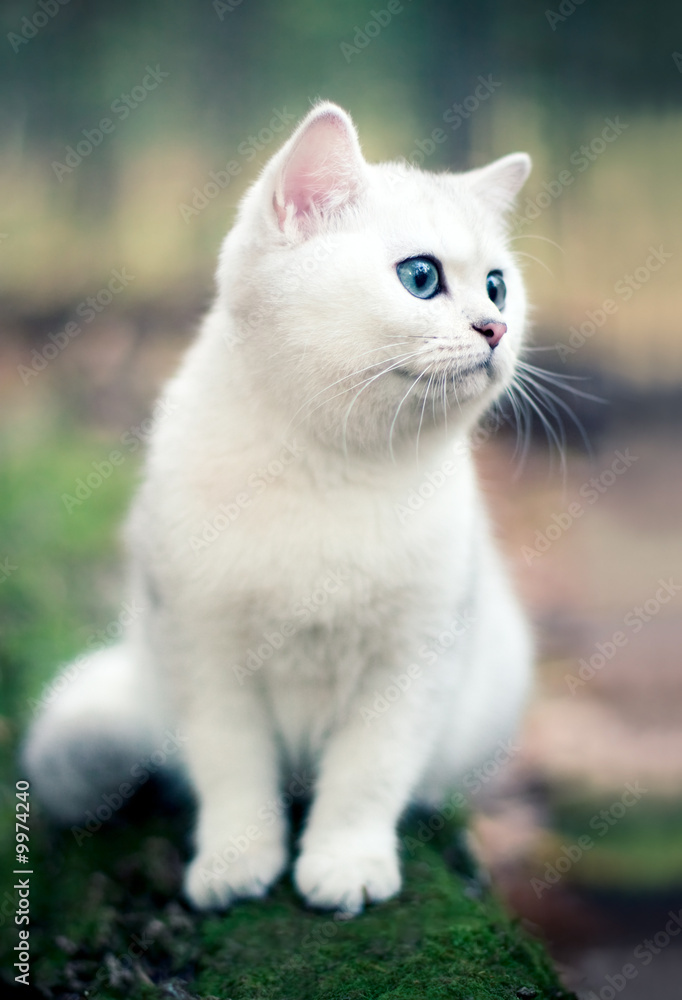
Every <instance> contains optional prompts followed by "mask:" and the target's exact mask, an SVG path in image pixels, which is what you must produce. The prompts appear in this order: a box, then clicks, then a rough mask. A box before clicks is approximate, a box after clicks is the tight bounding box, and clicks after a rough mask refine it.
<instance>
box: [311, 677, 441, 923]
mask: <svg viewBox="0 0 682 1000" xmlns="http://www.w3.org/2000/svg"><path fill="white" fill-rule="evenodd" d="M390 684H391V679H390V675H388V676H384V677H383V679H378V678H377V677H375V678H374V680H373V681H368V682H366V683H365V684H363V686H362V690H361V691H360V692H358V695H357V697H356V699H355V700H354V703H353V705H352V706H351V708H350V710H349V713H348V716H347V718H346V721H345V723H344V724H343V725H342V726H340V727H339V728H338V729H337V730H336V732H335V733H334V734H333V735H332V736H331V737H330V739H329V742H328V744H327V747H326V751H325V752H324V754H323V758H322V762H321V767H320V774H319V779H318V783H317V788H316V793H315V798H314V801H313V805H312V807H311V811H310V816H309V819H308V823H307V827H306V830H305V833H304V835H303V837H302V840H301V853H300V856H299V858H298V861H297V863H296V866H295V873H294V878H295V883H296V886H297V888H298V890H299V892H300V893H301V894H302V895H303V896H304V898H305V899H306V901H307V902H308V903H309V904H310V905H311V906H317V907H321V908H325V909H337V910H343V911H345V912H347V913H358V912H359V911H360V910H361V909H362V907H363V904H364V903H365V902H369V901H372V902H380V901H382V900H385V899H389V898H390V897H391V896H394V895H396V893H397V892H399V891H400V886H401V876H400V865H399V859H398V838H397V834H396V826H397V823H398V820H399V818H400V815H401V813H402V812H403V810H404V809H405V807H406V805H407V804H408V802H409V800H410V797H411V794H412V792H413V789H414V787H415V784H416V783H417V781H418V779H419V776H420V774H421V772H422V770H423V768H424V765H425V762H426V759H427V757H428V755H429V752H430V750H431V748H432V743H433V739H434V735H433V734H434V733H435V731H436V726H435V725H434V722H435V719H436V716H437V715H438V703H437V699H436V697H435V693H434V690H433V688H432V687H431V685H430V684H429V683H428V682H427V680H426V679H424V678H420V679H418V680H415V681H414V683H413V684H412V685H411V686H410V688H409V689H407V690H405V691H402V692H401V694H400V697H399V698H398V699H397V700H396V701H394V702H392V703H391V704H390V705H389V706H388V708H387V709H386V711H385V712H383V713H377V712H374V711H372V710H371V706H372V703H373V701H374V699H375V698H376V692H377V690H379V691H381V690H383V689H384V687H386V688H387V687H388V686H389V685H390ZM363 709H364V711H363Z"/></svg>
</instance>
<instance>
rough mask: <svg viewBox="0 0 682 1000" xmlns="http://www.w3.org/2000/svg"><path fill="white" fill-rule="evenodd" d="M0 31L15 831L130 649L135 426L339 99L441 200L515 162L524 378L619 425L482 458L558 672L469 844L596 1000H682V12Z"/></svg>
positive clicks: (497, 13)
mask: <svg viewBox="0 0 682 1000" xmlns="http://www.w3.org/2000/svg"><path fill="white" fill-rule="evenodd" d="M547 3H549V6H548V5H547ZM0 22H1V24H2V32H0V45H1V46H3V47H4V52H3V56H2V60H1V61H0V87H1V88H2V95H3V100H2V101H1V102H0V135H1V141H0V399H1V400H2V416H1V418H0V419H1V423H0V433H1V439H0V460H1V466H0V628H1V630H2V637H1V640H0V685H1V690H0V694H1V698H2V700H1V701H0V750H2V761H3V768H4V770H3V779H6V782H7V783H6V784H5V785H3V786H2V789H3V796H4V798H0V810H1V811H2V812H1V815H8V813H7V812H6V810H8V809H9V808H11V807H12V799H11V797H10V793H11V794H13V783H14V781H15V780H16V777H17V774H16V771H15V769H14V764H13V763H12V760H13V753H14V748H15V746H16V744H17V740H18V738H19V736H20V733H21V732H22V730H23V728H24V727H25V725H26V724H27V722H28V720H29V718H30V716H31V706H32V704H34V702H32V701H31V699H38V698H39V697H40V691H41V688H42V686H43V684H45V683H46V682H47V681H48V680H49V678H50V676H51V675H52V674H53V672H54V668H55V667H56V665H57V664H59V663H60V662H63V661H64V660H66V659H67V658H68V657H69V656H72V655H74V654H76V653H77V652H78V651H79V650H80V649H81V648H82V647H83V646H84V644H86V643H87V641H88V640H90V639H91V638H92V637H93V636H98V635H101V634H104V635H105V636H108V637H112V638H113V637H115V635H116V633H117V630H118V629H120V621H119V619H120V616H121V614H122V606H121V594H122V591H121V561H120V550H119V547H118V526H119V524H120V521H121V519H122V516H123V514H124V512H125V509H126V506H127V503H128V500H129V498H130V495H131V493H132V490H133V489H134V485H135V482H136V480H137V476H138V472H139V464H140V456H141V452H142V450H143V449H142V447H141V445H142V444H143V443H144V440H145V437H146V435H147V434H148V429H149V424H145V423H144V421H145V419H146V418H148V417H149V414H150V413H151V412H152V406H153V401H154V397H155V394H156V393H157V391H158V389H159V387H160V385H161V384H162V383H163V381H164V379H165V378H166V377H167V376H168V375H169V374H171V373H172V372H173V370H174V368H175V367H176V365H177V361H178V358H179V356H180V354H181V352H182V350H183V349H184V347H185V345H186V344H187V343H188V342H189V340H190V338H191V336H192V334H193V331H194V329H195V328H196V324H197V322H198V320H199V318H200V316H201V313H202V310H203V309H204V308H205V307H206V305H207V304H208V302H209V301H210V297H211V294H212V280H213V279H212V274H213V270H214V266H215V260H216V252H217V250H218V247H219V244H220V240H221V238H222V236H223V235H224V233H225V232H226V230H227V229H228V228H229V226H230V224H231V221H232V219H233V216H234V211H235V207H236V205H237V203H238V201H239V198H240V196H241V194H242V193H243V191H244V190H245V188H246V187H247V186H248V184H249V183H250V182H251V181H252V180H253V179H254V178H255V177H256V176H257V174H258V171H259V169H260V167H261V166H262V165H263V164H264V163H265V162H266V160H267V159H268V158H269V156H270V155H271V154H272V153H273V152H274V151H275V149H276V148H277V146H278V145H279V144H280V142H281V141H282V139H283V137H284V136H285V135H287V134H288V133H289V131H290V129H291V127H292V125H293V120H294V119H298V118H299V117H300V116H301V115H302V114H303V113H305V111H306V110H307V109H308V108H309V106H310V104H311V102H312V101H314V100H316V99H318V98H329V99H331V100H335V101H337V102H339V103H340V104H342V105H343V106H344V107H346V108H347V109H348V110H349V111H350V112H351V114H352V115H353V117H354V119H355V121H356V123H357V126H358V129H359V133H360V136H361V140H362V142H363V146H364V150H365V153H366V155H367V157H368V159H370V160H375V159H376V160H379V159H401V158H405V159H407V160H409V161H411V162H415V163H420V164H423V166H424V167H425V168H426V169H429V170H441V169H464V168H466V167H469V166H476V165H480V164H483V163H485V162H486V161H487V160H489V159H491V158H493V157H495V156H499V155H502V154H504V153H507V152H511V151H513V150H517V149H523V150H528V151H529V152H530V153H531V155H532V157H533V161H534V171H533V174H532V176H531V179H530V181H529V183H528V185H527V188H526V189H525V190H524V192H523V193H522V195H521V198H520V199H519V204H518V211H517V215H516V216H515V218H514V219H513V220H512V225H513V233H514V239H515V244H514V246H515V248H516V249H517V250H518V251H519V253H520V254H522V255H523V256H522V260H523V261H524V264H525V271H526V275H527V281H528V286H529V293H530V299H531V301H532V303H533V306H534V309H533V334H532V345H533V346H534V348H537V351H536V352H535V353H529V355H528V357H529V358H530V360H532V361H533V363H535V364H538V365H541V366H542V367H544V368H546V369H548V370H550V371H552V372H556V373H558V374H559V375H561V376H564V375H570V376H577V377H579V378H580V379H584V381H577V382H571V383H569V384H570V385H573V386H574V387H577V388H578V389H579V390H580V391H582V392H586V393H588V394H594V395H597V396H599V397H601V398H602V399H603V400H604V401H605V402H603V403H597V402H594V401H593V400H590V399H587V398H585V397H584V396H581V395H576V394H574V393H572V392H571V391H570V390H568V389H565V388H564V389H561V388H558V387H557V386H556V385H554V384H552V383H548V386H549V388H550V389H551V390H552V391H554V392H556V393H557V395H558V396H559V397H560V399H561V400H563V401H565V403H566V404H568V405H570V407H571V408H572V409H573V411H574V412H575V414H576V416H577V418H578V420H579V421H581V422H582V424H583V425H584V427H585V429H586V432H587V436H588V438H589V440H590V446H591V447H590V449H589V450H588V449H587V448H586V447H585V445H584V444H583V442H582V439H581V436H580V434H579V432H578V431H577V428H576V426H575V424H574V422H573V421H572V420H571V418H569V417H567V416H566V415H565V414H564V413H563V410H562V408H561V404H560V403H557V402H556V401H554V402H553V405H554V407H555V408H556V409H557V410H558V411H559V415H561V416H562V419H563V423H564V425H565V433H566V456H567V461H566V470H565V472H564V473H562V471H561V467H560V463H559V462H557V460H556V454H554V458H553V459H552V452H553V448H552V446H551V442H549V443H548V441H547V440H546V436H545V434H544V431H543V428H542V426H541V425H540V423H539V422H537V421H535V422H534V426H533V435H532V444H531V447H530V450H529V452H528V455H527V456H526V459H525V461H524V462H523V463H521V461H520V457H519V454H518V451H516V453H515V447H516V436H515V430H514V428H513V427H512V426H505V427H503V428H502V430H501V431H500V432H499V433H498V434H497V435H496V436H495V437H494V438H492V439H491V440H490V441H488V442H487V443H486V444H484V445H483V446H482V447H481V448H480V449H479V457H480V466H481V472H482V475H483V479H484V483H485V484H486V489H487V492H488V494H489V498H490V505H491V507H492V508H493V511H494V513H495V516H496V517H497V520H498V523H499V525H500V536H501V538H502V540H503V544H504V545H505V547H506V550H507V553H508V556H509V559H510V562H511V563H512V566H513V568H514V572H515V573H516V576H517V578H518V580H519V586H520V587H521V589H522V592H523V594H524V597H525V600H526V602H527V604H528V605H529V607H530V609H531V612H532V614H533V617H534V620H535V623H536V626H537V635H538V646H539V654H540V667H539V683H538V691H537V695H536V697H535V700H534V703H533V705H532V706H531V711H530V713H529V718H528V721H527V724H526V727H525V730H524V734H523V738H522V740H521V741H520V744H519V746H520V749H517V750H514V751H513V753H512V754H511V757H510V760H509V761H507V762H505V764H504V765H503V766H502V765H500V766H498V767H497V768H492V769H491V773H490V774H485V775H484V776H483V777H482V778H481V780H480V781H479V782H478V790H477V791H476V793H475V794H474V796H473V805H474V821H473V828H474V834H475V838H476V842H477V844H478V850H479V852H480V853H481V855H482V856H483V857H484V858H485V860H486V862H487V863H488V864H489V866H490V867H491V869H492V871H493V873H494V876H495V878H496V879H497V884H498V886H499V887H500V890H501V891H502V892H503V894H504V895H505V898H506V899H507V900H508V902H509V905H510V906H512V907H513V908H514V910H515V911H516V912H517V913H518V914H519V915H520V916H521V917H522V918H523V919H524V920H526V921H527V922H528V923H529V925H530V926H532V928H533V929H534V931H535V932H536V933H537V934H539V935H540V936H543V937H544V938H545V940H547V942H548V944H549V946H550V948H551V949H552V951H553V954H554V955H555V957H556V960H557V961H558V962H559V963H560V967H561V968H562V969H563V970H564V973H563V974H564V976H565V978H566V982H567V983H569V984H571V985H573V987H574V988H576V989H578V990H579V992H580V995H581V996H585V997H588V996H594V995H595V994H596V995H597V996H599V997H601V998H604V1000H606V998H612V997H613V996H615V995H616V992H618V993H620V992H621V990H622V991H624V995H625V996H626V997H627V998H630V1000H639V998H647V1000H649V998H651V997H654V996H655V997H657V998H665V997H673V996H678V995H679V993H678V992H675V990H678V989H679V986H678V985H677V984H679V981H680V977H681V976H682V948H681V946H680V944H679V943H677V942H679V941H680V940H681V939H680V938H678V937H677V936H676V935H674V934H673V933H672V931H671V930H670V929H669V930H668V931H666V930H665V928H666V926H668V927H669V928H670V927H672V926H678V925H674V924H672V925H671V924H670V920H671V918H670V916H669V914H670V913H674V914H678V915H679V916H680V920H682V910H681V909H680V908H681V907H682V849H681V848H680V843H681V837H680V833H681V825H682V799H681V798H680V788H681V787H682V718H681V717H680V706H681V705H682V672H681V671H680V648H681V647H682V600H681V597H680V592H678V590H676V586H677V585H682V524H681V519H680V508H681V502H680V498H681V493H680V487H681V486H682V464H681V462H680V458H681V457H682V454H681V452H682V447H681V445H680V441H681V440H682V389H681V381H680V380H681V377H682V347H681V344H680V340H681V337H682V306H681V303H680V292H679V289H680V285H681V271H680V260H681V259H682V185H681V184H680V163H682V8H681V7H680V5H679V4H676V3H673V2H672V0H671V2H667V0H650V2H649V3H647V4H642V3H639V2H636V0H619V2H616V0H599V2H598V0H583V2H581V3H575V2H574V0H561V2H556V0H545V2H544V3H540V2H531V0H523V2H519V3H514V4H509V3H507V4H503V3H501V2H493V0H480V2H478V3H476V4H473V3H465V2H460V0H401V2H400V0H392V3H391V6H390V8H388V7H387V5H386V3H385V2H384V0H377V2H376V4H375V5H374V6H372V5H371V4H370V3H369V0H347V2H345V3H343V4H341V3H338V4H332V3H328V2H314V0H225V2H216V3H211V2H210V0H202V2H199V3H192V4H180V3H161V2H160V0H138V2H135V3H133V2H129V0H125V2H124V0H121V2H119V3H117V4H115V5H107V6H103V5H95V4H91V3H86V2H85V0H69V2H66V3H60V2H59V0H41V2H39V3H37V4H34V3H33V2H32V0H31V2H23V0H5V3H3V5H2V9H1V11H0ZM288 116H293V117H288ZM103 120H105V121H106V122H107V123H108V124H104V123H103ZM282 121H287V122H289V124H286V125H284V127H283V128H279V125H280V123H281V122H282ZM271 123H274V124H273V127H272V128H271ZM274 125H277V126H278V127H277V128H275V127H274ZM230 162H232V164H233V170H232V173H231V174H228V173H227V172H226V166H227V164H228V163H230ZM235 164H236V168H237V169H234V165H235ZM226 178H227V179H229V183H228V182H227V181H226ZM397 208H398V210H399V206H397ZM69 324H70V325H69ZM550 419H552V420H554V421H555V418H554V417H552V416H551V414H550ZM555 422H556V421H555ZM112 449H118V450H119V452H121V453H122V454H123V461H122V462H121V463H120V464H119V465H117V466H116V467H115V468H114V469H113V470H112V471H111V473H110V474H109V475H106V476H100V479H101V485H98V486H96V487H94V488H93V487H87V489H85V488H84V490H83V491H82V492H83V497H82V502H81V503H79V504H78V505H77V506H75V507H74V506H71V508H70V509H67V505H65V504H64V502H63V499H62V497H63V495H64V494H65V493H68V494H71V495H73V494H74V491H75V489H76V487H77V484H78V482H79V481H86V486H87V478H88V476H90V474H91V473H93V471H94V472H96V471H97V469H98V468H99V469H100V471H101V469H102V465H101V463H103V462H106V460H107V457H108V456H109V455H110V454H111V451H112ZM554 451H555V449H554ZM616 453H619V455H620V456H623V455H624V456H625V457H626V458H625V460H623V458H622V457H620V458H619V457H618V455H617V454H616ZM614 463H615V465H614ZM591 479H592V480H593V482H592V484H591V485H590V480H591ZM91 482H96V478H95V479H91ZM86 494H87V495H86ZM576 504H577V506H576ZM578 511H579V513H578ZM661 581H664V582H667V589H665V588H664V587H663V584H662V583H661ZM662 588H663V589H662ZM616 634H618V635H619V636H622V637H623V638H622V639H615V636H616ZM581 671H582V673H581ZM493 772H494V773H493ZM632 788H635V789H636V791H635V792H633V791H632ZM626 800H627V801H626ZM604 812H605V813H606V815H605V816H604V815H602V813H604ZM600 820H601V821H600ZM584 836H588V838H589V839H590V840H591V846H590V847H589V848H586V847H584V843H585V842H584V841H583V842H582V843H583V847H582V849H580V847H576V845H580V844H581V839H580V838H581V837H584ZM566 858H568V861H566V860H565V859H566ZM553 873H554V874H556V875H557V877H556V878H554V874H553ZM538 880H539V881H538ZM644 941H648V942H649V944H643V942H644ZM626 965H627V966H629V967H631V968H632V969H634V970H635V972H634V975H627V976H625V975H624V973H623V969H624V967H625V966H626ZM619 977H620V978H619ZM621 980H622V983H623V985H622V986H621ZM614 983H615V984H617V986H618V988H616V985H614ZM590 991H592V992H590Z"/></svg>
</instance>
